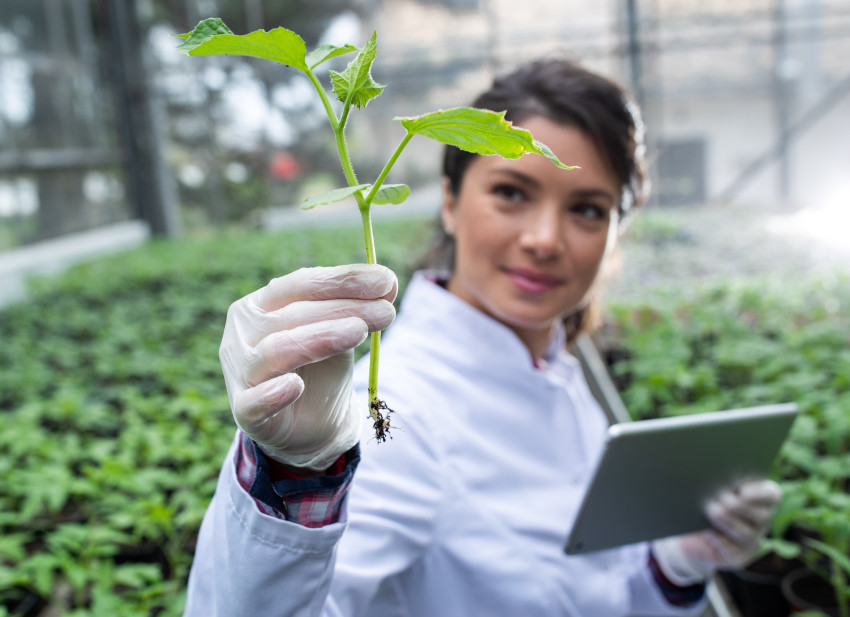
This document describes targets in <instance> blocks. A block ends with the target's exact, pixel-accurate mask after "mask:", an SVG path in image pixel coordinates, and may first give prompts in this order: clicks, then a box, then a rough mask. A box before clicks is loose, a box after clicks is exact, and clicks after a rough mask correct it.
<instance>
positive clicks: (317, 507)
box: [235, 431, 360, 527]
mask: <svg viewBox="0 0 850 617" xmlns="http://www.w3.org/2000/svg"><path fill="white" fill-rule="evenodd" d="M359 462H360V446H359V445H357V446H354V447H353V448H351V450H349V451H348V452H346V453H345V454H343V455H342V456H340V457H339V458H338V459H337V461H336V462H335V463H334V464H333V465H331V466H330V467H329V468H328V469H327V470H326V471H325V474H324V475H322V476H319V477H316V478H299V477H298V476H296V475H294V474H293V473H291V472H290V471H289V470H287V469H286V468H285V467H284V466H282V465H280V464H279V463H277V462H276V461H274V460H273V459H270V458H269V457H267V456H266V455H265V454H264V453H263V451H262V450H260V449H259V448H258V447H257V444H256V443H254V441H253V440H252V439H251V438H250V437H248V436H247V435H245V433H242V432H241V431H240V433H239V447H238V448H236V461H235V463H236V476H237V478H238V480H239V484H240V486H241V487H242V488H243V489H245V490H246V491H247V492H248V494H249V495H251V497H253V498H254V503H255V504H256V505H257V508H258V509H259V510H260V512H262V513H263V514H267V515H269V516H273V517H275V518H279V519H282V520H286V521H292V522H294V523H298V524H299V525H303V526H304V527H324V526H325V525H330V524H331V523H336V522H337V521H339V516H340V505H341V504H342V500H343V497H345V494H346V493H347V492H348V486H349V485H350V484H351V479H352V478H353V477H354V470H355V469H356V468H357V464H358V463H359Z"/></svg>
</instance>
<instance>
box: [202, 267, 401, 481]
mask: <svg viewBox="0 0 850 617" xmlns="http://www.w3.org/2000/svg"><path fill="white" fill-rule="evenodd" d="M397 289H398V282H397V281H396V277H395V275H394V274H393V273H392V271H391V270H389V269H387V268H385V267H383V266H372V265H366V264H355V265H348V266H336V267H331V268H304V269H301V270H297V271H296V272H293V273H291V274H287V275H286V276H282V277H280V278H277V279H274V280H272V281H271V282H270V283H269V284H268V285H266V286H265V287H263V288H262V289H258V290H257V291H255V292H253V293H251V294H249V295H247V296H245V297H244V298H242V299H241V300H238V301H236V302H234V303H233V304H232V305H231V306H230V309H229V310H228V312H227V323H226V325H225V327H224V336H223V337H222V341H221V348H220V350H219V358H220V359H221V366H222V370H223V372H224V379H225V383H226V384H227V395H228V398H229V399H230V408H231V410H232V412H233V418H234V419H235V420H236V424H237V425H239V428H241V429H242V430H243V431H244V432H245V433H246V434H247V435H248V436H249V437H251V439H253V440H254V441H255V442H257V444H258V445H259V446H260V448H262V449H263V451H264V452H265V453H266V454H267V455H268V456H270V457H271V458H273V459H275V460H277V461H280V462H281V463H284V464H287V465H291V466H294V467H301V468H306V469H308V470H312V471H322V470H324V469H326V468H327V467H329V466H330V465H331V464H332V463H333V462H334V461H335V460H336V459H337V458H338V457H339V456H340V455H341V454H342V453H343V452H345V451H346V450H348V449H349V448H351V447H352V446H354V444H356V443H357V441H358V439H359V437H360V430H361V425H362V421H363V418H365V417H366V416H367V415H368V409H367V402H366V401H365V400H363V401H359V402H358V401H356V400H355V397H354V395H353V390H352V386H351V374H352V365H353V358H354V352H353V349H354V347H356V346H357V345H359V344H360V343H362V342H363V341H364V340H365V339H366V337H367V335H368V333H369V332H372V331H375V330H383V329H384V328H386V327H387V326H389V325H390V324H391V323H392V321H393V319H394V318H395V309H394V308H393V305H392V304H391V302H392V300H393V299H394V298H395V295H396V291H397Z"/></svg>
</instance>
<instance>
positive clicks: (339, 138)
mask: <svg viewBox="0 0 850 617" xmlns="http://www.w3.org/2000/svg"><path fill="white" fill-rule="evenodd" d="M307 76H308V77H309V78H310V81H311V82H312V83H313V86H314V87H315V88H316V91H317V92H318V93H319V97H320V98H321V99H322V105H324V107H325V112H326V113H327V114H328V120H330V123H331V127H332V128H333V132H334V137H335V139H336V148H337V151H338V153H339V162H340V165H341V166H342V173H343V174H345V179H346V181H347V182H348V185H349V186H356V185H357V184H358V182H357V175H356V174H355V173H354V166H353V165H352V164H351V155H350V154H349V153H348V144H347V143H346V141H345V124H346V122H347V120H348V113H349V110H350V109H351V105H350V101H346V103H345V107H344V109H343V112H342V117H341V118H340V119H339V120H338V119H337V117H336V114H335V113H334V110H333V107H332V106H331V103H330V100H329V99H328V96H327V94H326V93H325V89H324V88H323V87H322V84H321V82H319V80H318V78H317V77H316V76H315V74H314V73H313V71H310V70H308V71H307ZM410 138H411V135H410V134H408V135H407V137H406V138H405V139H404V140H403V141H402V144H401V145H400V146H399V147H398V148H396V152H395V153H394V154H393V157H392V158H391V159H390V162H388V163H387V165H386V166H385V167H384V169H383V170H382V171H381V175H380V176H379V177H378V180H377V181H376V183H375V186H374V187H373V188H372V191H371V192H370V193H369V196H368V198H364V197H363V194H362V193H360V192H357V193H355V195H354V197H355V199H356V200H357V207H358V208H359V209H360V217H361V219H362V221H363V237H364V240H365V243H366V263H369V264H377V263H378V259H377V255H376V253H375V238H374V235H373V233H372V217H371V212H370V210H371V205H372V199H373V198H374V196H375V192H376V191H377V190H378V188H380V185H381V183H383V181H384V179H385V178H386V176H387V174H388V173H389V170H390V168H391V167H392V164H393V163H395V161H396V160H397V159H398V155H399V154H401V150H402V149H403V148H404V146H405V145H407V142H408V141H410ZM380 348H381V333H380V332H373V333H372V335H371V340H370V341H369V415H370V416H371V417H372V420H373V421H374V422H375V425H376V426H379V425H382V423H383V422H384V420H383V418H382V417H381V415H380V412H379V411H378V410H379V409H380V405H379V404H378V358H379V356H380ZM387 426H389V423H387ZM376 430H377V429H376Z"/></svg>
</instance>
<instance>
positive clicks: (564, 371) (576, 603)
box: [186, 273, 702, 617]
mask: <svg viewBox="0 0 850 617" xmlns="http://www.w3.org/2000/svg"><path fill="white" fill-rule="evenodd" d="M562 344H563V340H562V337H561V336H559V337H556V338H555V340H553V342H552V344H551V346H550V349H549V351H548V353H547V361H548V366H547V367H546V368H545V369H542V370H541V369H538V368H535V367H534V366H533V364H532V361H531V358H530V356H529V353H528V351H527V350H526V348H525V347H524V345H523V344H522V343H521V342H520V340H519V339H518V338H517V337H516V336H515V335H514V334H513V332H511V331H510V330H509V329H507V328H505V327H504V326H503V325H501V324H500V323H498V322H496V321H494V320H492V319H490V318H489V317H487V316H485V315H484V314H482V313H480V312H479V311H477V310H476V309H474V308H473V307H471V306H470V305H468V304H466V303H465V302H463V301H462V300H460V299H458V298H456V297H455V296H453V295H451V294H449V293H448V292H446V291H445V290H444V289H442V288H441V287H439V286H438V285H435V284H434V283H431V282H430V281H429V280H427V279H426V278H425V277H424V276H423V275H422V274H421V273H420V274H417V275H416V276H415V277H414V280H413V281H412V282H411V284H410V286H409V287H408V290H407V293H406V296H405V299H404V302H403V305H402V308H401V310H400V312H399V315H398V318H397V320H396V322H395V324H394V325H393V326H392V327H391V328H390V330H389V332H388V334H387V335H386V336H385V337H384V343H383V344H382V347H381V374H380V389H381V396H382V398H384V399H385V400H386V401H387V403H388V404H389V405H390V407H392V408H394V409H395V410H396V412H397V413H395V414H393V416H392V421H393V424H394V425H396V426H397V428H396V429H394V430H393V432H392V437H393V438H392V440H390V441H387V442H386V443H376V441H375V439H374V434H373V432H372V430H371V428H370V427H367V428H366V430H365V431H364V437H363V440H362V442H361V447H362V461H361V463H360V467H359V468H358V470H357V473H356V475H355V479H354V483H353V485H352V487H351V490H350V492H349V495H348V497H347V499H346V504H345V506H346V507H345V508H344V510H345V511H346V515H345V516H344V517H343V520H342V521H341V522H339V523H336V524H333V525H329V526H326V527H324V528H321V529H307V528H304V527H300V526H299V525H296V524H294V523H289V522H286V521H280V520H277V519H274V518H271V517H268V516H265V515H263V514H261V513H260V512H259V511H258V510H257V509H256V507H254V504H253V502H252V500H251V498H250V497H249V496H248V495H247V494H246V493H245V492H244V491H243V490H242V489H241V488H240V486H239V484H238V483H237V481H236V478H235V473H234V469H233V462H232V461H233V452H232V451H231V453H229V454H228V458H227V460H226V462H225V465H224V467H223V469H222V472H221V476H220V478H219V485H218V489H217V492H216V495H215V497H214V499H213V502H212V504H211V505H210V508H209V510H208V512H207V515H206V517H205V519H204V523H203V526H202V528H201V534H200V538H199V541H198V549H197V552H196V556H195V562H194V564H193V570H192V575H191V578H190V584H189V598H188V603H187V609H186V613H187V615H198V616H201V615H203V616H204V617H207V616H211V615H257V616H259V615H281V616H283V615H304V616H307V615H328V616H335V617H336V616H338V617H342V616H346V617H349V616H351V617H353V616H369V617H390V616H405V617H420V616H421V617H426V616H428V617H430V616H438V615H439V616H440V617H452V616H458V617H461V616H463V617H469V616H477V615H482V616H488V617H489V616H498V615H505V616H511V617H514V616H520V615H522V616H525V615H534V616H538V615H540V616H543V615H546V616H571V617H579V616H583V617H609V616H610V617H615V616H617V617H624V616H626V615H690V614H697V613H698V612H699V610H701V608H702V606H701V605H700V606H697V607H693V608H691V609H688V610H685V609H681V608H675V607H672V606H670V605H669V604H668V603H667V602H666V600H665V599H664V597H663V596H662V594H661V592H660V591H659V589H658V588H657V586H656V584H655V582H654V580H653V579H652V576H651V574H650V572H649V570H648V568H647V552H648V548H647V546H646V545H645V544H638V545H632V546H628V547H622V548H619V549H613V550H609V551H603V552H599V553H594V554H589V555H585V556H567V555H565V554H564V552H563V546H564V542H565V539H566V536H567V532H568V530H569V527H570V522H571V520H572V518H573V517H574V515H575V512H576V509H577V507H578V502H579V498H580V496H581V494H582V491H583V488H584V485H585V483H586V481H587V480H588V473H589V471H590V469H591V467H592V464H593V462H594V461H595V457H596V456H597V455H598V453H599V451H600V448H601V445H602V440H603V438H604V431H605V426H606V422H605V418H604V415H603V413H602V411H601V410H600V409H599V407H598V405H597V403H596V401H595V400H594V399H593V397H592V395H591V394H590V391H589V390H588V387H587V385H586V382H585V380H584V377H583V375H582V372H581V367H580V365H579V364H578V362H577V361H576V360H575V359H574V358H573V357H572V356H570V355H569V354H567V353H566V352H565V351H563V349H562V346H563V345H562ZM366 374H367V367H366V366H365V363H361V364H360V365H359V366H358V367H357V371H356V375H357V379H356V384H357V386H358V387H359V388H362V390H363V391H365V384H366ZM370 436H371V437H370ZM623 515H624V516H628V513H623ZM343 532H344V533H343ZM334 565H335V567H334Z"/></svg>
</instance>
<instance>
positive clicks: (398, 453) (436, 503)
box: [328, 370, 447, 617]
mask: <svg viewBox="0 0 850 617" xmlns="http://www.w3.org/2000/svg"><path fill="white" fill-rule="evenodd" d="M386 373H387V374H386V376H385V378H384V383H386V384H388V385H389V384H392V385H393V386H397V387H396V388H391V389H389V390H384V391H383V392H382V396H386V399H387V400H388V401H393V402H397V403H398V404H399V405H400V406H401V408H402V409H403V411H400V412H399V413H397V414H395V415H393V416H392V422H393V424H394V425H395V426H396V429H394V431H393V432H392V433H391V435H392V439H391V440H387V441H386V442H384V443H378V442H376V440H375V435H374V431H373V430H372V429H371V427H367V429H366V431H365V432H364V434H363V437H362V438H361V442H360V447H361V459H360V465H359V466H358V468H357V473H356V474H355V476H354V480H353V484H352V489H351V491H350V495H349V502H348V506H349V507H348V514H349V516H350V524H349V528H348V529H347V531H346V533H345V537H344V538H343V539H342V541H341V542H340V545H339V555H338V559H337V563H336V572H335V575H334V580H333V584H332V587H331V596H330V600H329V607H328V609H329V614H332V615H346V616H348V617H363V616H365V615H368V614H371V613H372V612H380V611H382V610H385V608H380V609H379V608H376V607H386V606H396V607H397V606H400V605H404V604H406V603H407V602H411V601H415V600H413V599H411V598H409V597H405V596H404V594H403V592H400V591H399V589H400V588H399V587H398V585H399V576H398V575H400V574H401V573H404V572H410V568H411V566H413V564H414V563H415V562H416V561H417V560H418V559H419V558H420V557H421V556H422V555H423V553H424V552H425V551H426V550H427V549H428V547H429V546H431V545H432V543H433V537H434V534H435V529H436V527H437V525H438V519H439V516H440V512H441V511H442V510H441V504H442V503H443V499H444V495H445V486H444V482H445V478H446V474H447V471H446V470H445V469H444V468H443V463H442V462H441V460H442V457H441V456H440V454H439V445H438V440H437V439H435V436H434V433H433V427H432V426H431V425H430V422H428V420H427V418H426V416H427V415H428V414H427V410H428V409H429V408H431V406H432V404H433V403H432V401H430V400H429V398H428V392H427V390H426V389H424V388H417V387H416V385H415V384H414V383H413V382H412V381H411V380H409V379H407V378H406V377H405V376H403V375H398V374H395V373H394V372H393V371H392V370H387V371H386ZM411 400H416V401H417V403H416V404H410V401H411ZM405 402H407V403H408V404H407V405H405ZM399 593H401V595H398V594H399ZM387 612H391V611H387ZM381 614H383V613H381Z"/></svg>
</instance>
